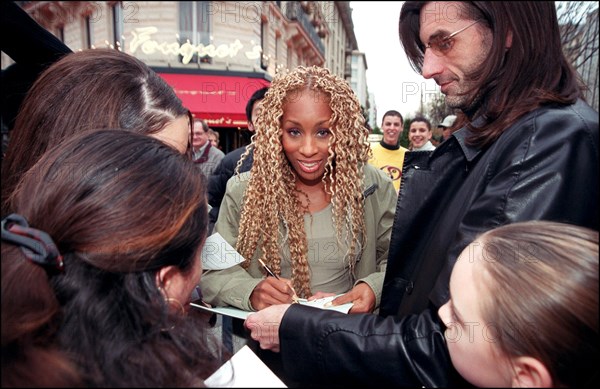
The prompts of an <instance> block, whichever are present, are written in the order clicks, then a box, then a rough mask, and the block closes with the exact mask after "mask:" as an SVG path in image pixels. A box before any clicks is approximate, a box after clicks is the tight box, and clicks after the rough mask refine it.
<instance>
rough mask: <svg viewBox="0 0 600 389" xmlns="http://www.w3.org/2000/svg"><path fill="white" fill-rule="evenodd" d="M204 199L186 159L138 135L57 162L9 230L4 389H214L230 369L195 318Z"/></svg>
mask: <svg viewBox="0 0 600 389" xmlns="http://www.w3.org/2000/svg"><path fill="white" fill-rule="evenodd" d="M173 182H176V183H177V184H176V185H173ZM205 188H206V185H205V180H204V179H203V177H202V175H200V174H198V172H197V169H196V167H195V166H194V164H193V162H192V161H191V160H190V159H189V158H187V157H186V156H185V155H182V154H181V153H179V152H177V151H176V150H175V149H173V148H172V147H170V146H168V145H166V144H165V143H163V142H161V141H158V140H156V139H153V138H152V137H148V136H144V135H141V134H135V133H132V132H128V131H122V130H93V131H91V132H87V133H84V134H81V135H77V136H75V137H73V138H71V139H70V140H67V141H65V142H63V143H62V144H61V145H58V146H56V147H55V148H53V149H50V150H49V151H48V152H47V153H45V154H44V156H43V157H42V158H41V159H40V160H39V162H38V163H37V164H35V165H34V166H33V167H32V168H31V169H30V170H29V171H28V172H27V174H25V175H24V177H23V180H22V181H21V182H20V183H19V185H18V186H17V188H16V190H15V191H14V193H13V196H12V197H11V199H10V200H11V201H10V208H11V209H12V210H13V211H14V212H15V213H13V214H11V215H10V216H8V217H6V218H5V219H3V221H2V261H1V263H2V386H3V387H4V386H61V385H66V386H73V385H84V386H91V387H140V386H147V387H165V386H172V387H174V386H201V385H203V380H204V379H205V378H207V376H208V375H209V374H210V373H211V372H213V371H214V370H215V369H216V367H217V366H218V365H219V364H220V361H219V359H218V358H217V357H216V356H215V355H214V354H216V352H217V351H218V349H219V346H218V344H216V343H215V344H212V345H211V344H210V342H211V340H212V338H211V337H210V336H209V331H207V328H206V323H207V321H206V320H199V319H196V318H192V317H189V316H188V315H187V310H188V309H187V308H188V307H189V304H188V302H189V301H190V296H191V295H192V293H193V291H194V288H195V287H196V285H197V284H198V282H199V281H200V274H201V261H200V250H201V247H202V245H203V243H204V240H205V238H206V232H207V225H208V216H207V202H206V192H205ZM211 350H212V351H211ZM34 364H35V365H34ZM47 371H50V373H51V374H50V375H48V376H46V375H44V374H45V372H47ZM41 372H43V373H44V374H41Z"/></svg>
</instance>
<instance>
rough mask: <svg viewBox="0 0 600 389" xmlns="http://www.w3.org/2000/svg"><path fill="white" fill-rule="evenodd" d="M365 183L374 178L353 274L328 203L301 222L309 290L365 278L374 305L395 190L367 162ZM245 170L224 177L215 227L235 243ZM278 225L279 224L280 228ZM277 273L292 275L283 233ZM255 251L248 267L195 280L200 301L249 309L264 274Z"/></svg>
mask: <svg viewBox="0 0 600 389" xmlns="http://www.w3.org/2000/svg"><path fill="white" fill-rule="evenodd" d="M364 171H365V179H364V184H365V189H367V188H369V187H371V186H372V185H373V184H376V185H377V189H376V190H375V191H374V192H373V193H372V194H370V195H369V196H368V197H367V198H366V204H365V218H366V230H367V237H366V244H365V248H364V251H363V252H362V255H361V256H360V258H359V259H358V261H357V263H356V267H355V276H356V279H355V278H353V277H351V276H350V273H349V270H348V262H347V260H344V255H345V253H346V251H347V247H339V245H338V242H337V238H336V233H335V229H334V228H333V221H332V206H331V204H330V205H329V206H327V207H326V208H324V209H322V210H321V211H318V212H315V213H313V214H312V215H311V214H306V215H305V216H304V226H305V231H306V237H307V241H308V263H309V266H310V269H311V272H310V287H311V291H312V292H313V293H316V292H318V291H322V292H331V293H336V294H339V293H345V292H347V291H349V290H350V289H352V287H353V286H354V285H355V284H356V283H357V282H366V283H367V284H368V285H369V286H370V287H371V289H373V291H374V292H375V296H376V306H377V307H378V306H379V302H380V299H381V289H382V286H383V277H384V273H385V268H386V265H387V257H388V249H389V244H390V236H391V233H392V224H393V221H394V210H395V207H396V200H397V195H396V191H395V189H394V186H393V184H392V181H391V180H390V178H389V177H387V176H386V175H385V174H384V173H383V172H382V171H380V170H377V169H375V168H374V167H372V166H370V165H366V166H365V168H364ZM249 178H250V172H245V173H242V174H240V175H239V176H233V177H232V178H231V179H229V181H228V182H227V190H226V193H225V197H224V198H223V202H222V204H221V209H220V211H219V217H218V219H217V223H216V224H215V229H214V231H215V232H218V233H220V234H221V236H223V238H224V239H225V240H226V241H227V242H228V243H229V244H231V246H233V247H236V243H237V236H238V229H239V221H240V218H241V208H242V199H243V195H244V191H245V190H246V187H247V185H248V181H249ZM282 231H283V229H282ZM280 237H281V239H280V241H281V246H280V247H281V255H282V261H281V276H282V277H284V278H290V277H291V260H290V253H289V248H288V245H287V244H286V243H285V234H284V233H281V234H280ZM259 255H260V252H258V250H257V253H255V255H254V258H252V261H251V264H250V266H249V267H248V269H247V270H246V269H244V268H242V267H241V266H240V265H235V266H233V267H231V268H229V269H225V270H211V271H207V272H205V274H204V275H203V276H202V280H201V281H200V287H201V289H202V295H203V297H204V301H206V302H208V303H210V304H212V305H213V306H226V305H231V306H234V307H237V308H240V309H244V310H247V311H252V310H253V308H252V307H251V305H250V294H251V293H252V291H253V290H254V288H255V287H256V285H258V283H259V282H260V281H262V279H263V278H264V271H263V270H262V267H261V266H260V264H259V263H258V260H257V259H258V258H259Z"/></svg>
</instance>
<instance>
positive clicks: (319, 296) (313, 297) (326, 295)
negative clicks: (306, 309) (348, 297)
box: [307, 292, 335, 301]
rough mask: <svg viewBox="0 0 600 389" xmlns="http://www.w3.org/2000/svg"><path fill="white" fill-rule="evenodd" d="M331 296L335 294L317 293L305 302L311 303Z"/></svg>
mask: <svg viewBox="0 0 600 389" xmlns="http://www.w3.org/2000/svg"><path fill="white" fill-rule="evenodd" d="M331 296H335V293H327V292H317V293H315V294H313V295H312V296H310V297H309V298H308V299H307V300H308V301H313V300H317V299H322V298H324V297H331Z"/></svg>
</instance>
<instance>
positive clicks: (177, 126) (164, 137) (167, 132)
mask: <svg viewBox="0 0 600 389" xmlns="http://www.w3.org/2000/svg"><path fill="white" fill-rule="evenodd" d="M151 136H153V137H155V138H156V139H159V140H161V141H163V142H164V143H166V144H168V145H169V146H172V147H174V148H176V149H177V150H179V152H180V153H182V154H184V153H185V152H186V150H187V149H188V144H189V141H190V122H189V118H188V116H187V115H183V116H180V117H178V118H177V119H175V120H173V121H172V122H170V123H169V124H167V125H166V126H164V127H163V129H162V130H160V131H159V132H157V133H155V134H151Z"/></svg>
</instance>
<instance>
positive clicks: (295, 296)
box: [258, 258, 298, 303]
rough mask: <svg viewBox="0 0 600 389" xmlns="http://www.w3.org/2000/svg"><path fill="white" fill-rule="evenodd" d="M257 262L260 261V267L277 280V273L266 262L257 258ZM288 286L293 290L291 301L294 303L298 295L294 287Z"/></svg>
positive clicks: (296, 301)
mask: <svg viewBox="0 0 600 389" xmlns="http://www.w3.org/2000/svg"><path fill="white" fill-rule="evenodd" d="M258 262H260V264H261V265H262V267H263V268H264V269H265V270H266V272H267V273H269V275H270V276H271V277H275V278H276V279H278V280H279V279H280V278H279V276H278V275H277V274H275V273H273V270H271V269H270V268H269V267H268V266H267V264H266V263H264V262H263V261H262V259H260V258H258ZM290 288H292V292H294V295H293V296H292V301H293V302H294V303H298V295H297V294H296V291H295V290H294V287H293V286H290Z"/></svg>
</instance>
